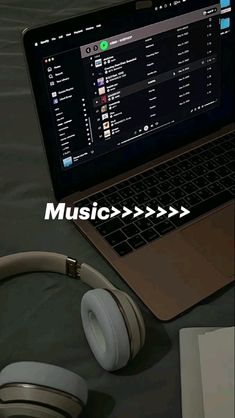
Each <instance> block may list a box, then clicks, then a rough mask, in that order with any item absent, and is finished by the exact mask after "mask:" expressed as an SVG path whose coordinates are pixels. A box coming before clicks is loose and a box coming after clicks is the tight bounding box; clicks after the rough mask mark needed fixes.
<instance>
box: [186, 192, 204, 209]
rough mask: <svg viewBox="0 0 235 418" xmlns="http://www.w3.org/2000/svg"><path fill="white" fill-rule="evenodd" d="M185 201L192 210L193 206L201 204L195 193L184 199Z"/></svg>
mask: <svg viewBox="0 0 235 418" xmlns="http://www.w3.org/2000/svg"><path fill="white" fill-rule="evenodd" d="M184 200H185V202H186V203H187V205H188V206H189V207H190V208H191V207H192V206H195V205H197V204H198V203H199V202H201V199H200V197H198V196H197V194H196V193H193V194H190V195H189V196H186V197H185V198H184Z"/></svg>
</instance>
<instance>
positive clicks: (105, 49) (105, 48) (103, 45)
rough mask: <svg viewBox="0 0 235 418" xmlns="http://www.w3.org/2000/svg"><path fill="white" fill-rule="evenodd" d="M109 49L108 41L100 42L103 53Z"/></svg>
mask: <svg viewBox="0 0 235 418" xmlns="http://www.w3.org/2000/svg"><path fill="white" fill-rule="evenodd" d="M108 47H109V43H108V41H102V42H100V49H101V51H107V49H108Z"/></svg>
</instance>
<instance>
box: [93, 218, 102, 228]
mask: <svg viewBox="0 0 235 418" xmlns="http://www.w3.org/2000/svg"><path fill="white" fill-rule="evenodd" d="M90 223H91V224H92V225H93V226H94V227H97V226H99V225H101V224H102V223H104V221H101V220H100V219H98V218H96V219H95V220H93V221H90Z"/></svg>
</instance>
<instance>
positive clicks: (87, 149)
mask: <svg viewBox="0 0 235 418" xmlns="http://www.w3.org/2000/svg"><path fill="white" fill-rule="evenodd" d="M210 4H211V2H210ZM220 17H221V5H220V4H214V5H212V6H211V5H210V6H208V7H204V8H203V9H199V10H194V11H192V12H189V13H185V14H183V15H180V16H175V17H172V18H170V19H167V20H162V21H160V22H157V23H154V24H151V25H149V26H145V27H141V28H137V29H135V30H132V31H130V32H126V33H121V34H118V35H115V36H112V37H108V38H106V39H102V38H99V37H98V35H99V29H98V28H95V33H96V34H97V41H94V42H92V43H89V44H86V45H82V46H79V47H73V48H71V49H68V50H63V51H61V52H59V53H57V54H55V55H52V56H49V57H48V56H47V57H44V60H43V66H44V75H45V80H46V83H47V87H48V95H49V100H50V103H51V106H50V108H51V111H52V116H53V123H54V129H55V132H56V136H57V142H58V145H59V149H60V160H61V166H62V168H63V169H64V170H67V169H69V168H71V167H73V166H75V165H77V164H79V163H83V162H87V161H89V160H91V159H93V158H96V157H98V156H100V155H102V154H105V153H107V152H110V151H113V150H115V149H118V148H120V147H122V146H125V145H128V144H130V143H133V142H134V141H136V144H137V140H138V139H140V138H142V139H144V140H146V141H148V135H149V134H153V133H154V132H158V131H160V130H162V129H166V128H168V127H170V126H173V125H174V124H176V123H179V122H182V121H184V120H186V119H188V118H193V117H194V116H196V115H198V114H201V113H203V112H207V111H209V110H211V109H213V108H215V107H217V106H219V105H220V98H221V87H222V85H221V57H220V50H221V47H220V42H221V36H220V35H221V19H220ZM223 25H224V26H225V23H223ZM64 36H65V37H71V38H72V37H73V36H74V34H73V33H68V34H66V35H64ZM77 36H78V35H77ZM51 41H53V39H52V40H51ZM54 41H55V40H54ZM57 41H58V40H57ZM73 45H74V44H73ZM81 68H82V71H83V76H82V77H81ZM79 74H80V76H79ZM137 146H138V144H137Z"/></svg>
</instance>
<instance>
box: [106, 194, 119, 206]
mask: <svg viewBox="0 0 235 418" xmlns="http://www.w3.org/2000/svg"><path fill="white" fill-rule="evenodd" d="M120 200H121V196H120V195H119V193H113V194H111V195H110V196H107V201H108V203H109V204H110V205H115V204H116V203H119V202H120Z"/></svg>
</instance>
